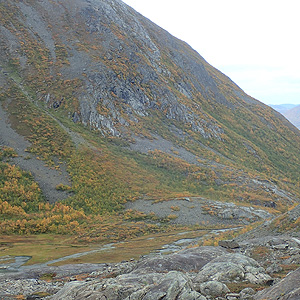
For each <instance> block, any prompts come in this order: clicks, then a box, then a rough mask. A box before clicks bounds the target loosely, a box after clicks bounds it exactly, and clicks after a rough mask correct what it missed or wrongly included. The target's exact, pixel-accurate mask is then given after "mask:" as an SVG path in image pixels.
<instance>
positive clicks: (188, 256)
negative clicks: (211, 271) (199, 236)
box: [136, 247, 227, 272]
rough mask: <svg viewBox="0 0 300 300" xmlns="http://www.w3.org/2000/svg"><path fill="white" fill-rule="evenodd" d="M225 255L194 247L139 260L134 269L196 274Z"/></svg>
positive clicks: (218, 249) (217, 250) (216, 251)
mask: <svg viewBox="0 0 300 300" xmlns="http://www.w3.org/2000/svg"><path fill="white" fill-rule="evenodd" d="M225 253H227V252H226V251H225V250H224V249H222V248H218V247H196V248H190V249H186V250H182V251H179V252H177V253H174V254H169V255H161V256H155V257H152V258H145V259H143V260H141V261H140V262H139V263H138V264H137V266H136V269H137V270H139V269H147V270H151V271H152V272H168V271H172V270H176V271H183V272H198V271H199V270H200V269H201V268H202V267H203V266H204V265H206V264H207V263H208V262H210V261H211V260H213V259H215V258H216V257H218V256H221V255H224V254H225Z"/></svg>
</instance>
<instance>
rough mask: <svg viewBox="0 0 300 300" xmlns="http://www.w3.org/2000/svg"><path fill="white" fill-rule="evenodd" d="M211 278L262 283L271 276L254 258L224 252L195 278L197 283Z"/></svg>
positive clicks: (224, 280) (223, 280)
mask: <svg viewBox="0 0 300 300" xmlns="http://www.w3.org/2000/svg"><path fill="white" fill-rule="evenodd" d="M209 280H217V281H220V282H231V281H248V282H250V283H255V284H261V283H264V282H266V281H268V280H271V277H270V276H269V275H268V274H266V273H265V270H264V269H263V268H262V267H260V265H259V264H258V263H257V262H256V261H255V260H254V259H252V258H250V257H247V256H244V255H241V254H238V253H232V254H224V255H222V256H219V257H217V258H215V259H213V260H212V261H211V262H209V263H208V264H206V265H205V266H204V267H203V268H202V269H201V271H200V272H199V273H198V275H197V276H196V278H195V282H196V283H202V282H206V281H209Z"/></svg>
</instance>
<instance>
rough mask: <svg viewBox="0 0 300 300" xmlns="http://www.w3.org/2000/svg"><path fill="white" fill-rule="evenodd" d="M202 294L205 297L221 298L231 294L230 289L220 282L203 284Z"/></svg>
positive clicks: (201, 287) (201, 286)
mask: <svg viewBox="0 0 300 300" xmlns="http://www.w3.org/2000/svg"><path fill="white" fill-rule="evenodd" d="M199 290H200V292H201V294H203V295H205V296H212V297H221V296H224V295H225V294H226V293H228V292H230V290H229V289H228V287H227V286H226V285H225V284H224V283H221V282H219V281H207V282H203V283H201V284H200V286H199Z"/></svg>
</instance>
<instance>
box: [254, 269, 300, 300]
mask: <svg viewBox="0 0 300 300" xmlns="http://www.w3.org/2000/svg"><path fill="white" fill-rule="evenodd" d="M299 278H300V269H297V270H296V271H294V272H291V273H290V274H288V275H287V277H286V278H284V279H283V280H281V281H280V282H279V283H277V284H275V285H274V286H273V287H270V288H268V289H266V290H263V291H262V292H259V293H258V294H257V295H256V296H255V297H254V299H255V300H273V299H280V300H299V299H300V286H299Z"/></svg>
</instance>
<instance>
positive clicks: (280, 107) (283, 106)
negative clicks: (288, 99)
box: [270, 104, 297, 114]
mask: <svg viewBox="0 0 300 300" xmlns="http://www.w3.org/2000/svg"><path fill="white" fill-rule="evenodd" d="M270 106H271V107H272V108H274V109H275V110H277V111H278V112H280V113H281V114H283V113H285V112H286V111H288V110H290V109H292V108H294V107H296V106H297V104H270Z"/></svg>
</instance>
